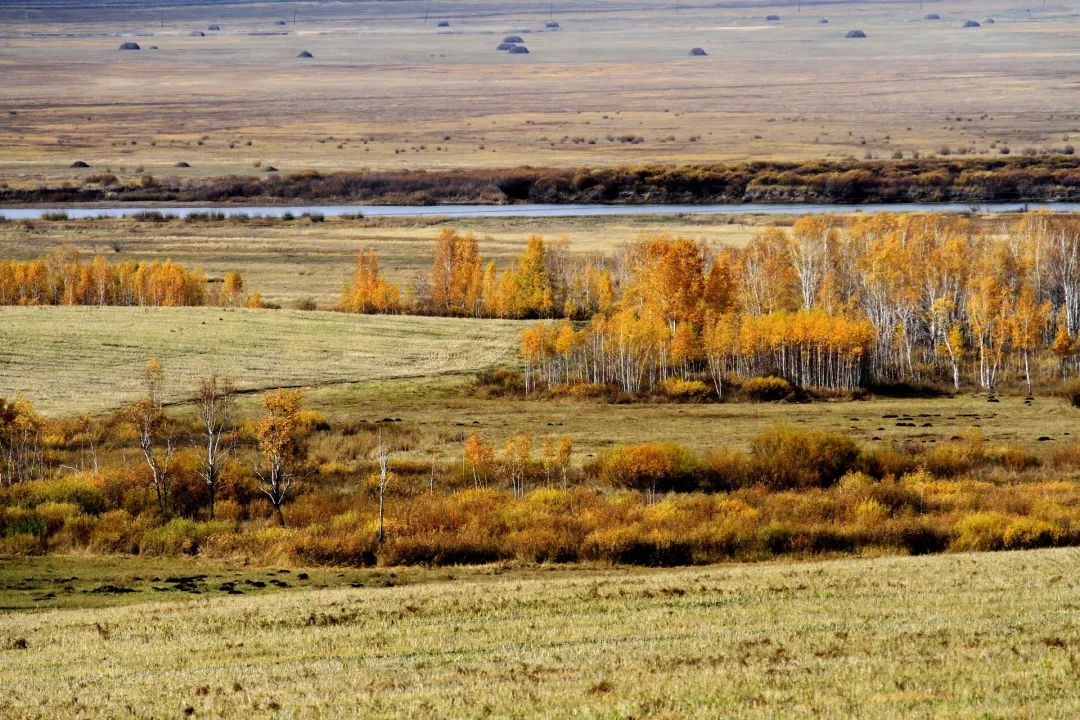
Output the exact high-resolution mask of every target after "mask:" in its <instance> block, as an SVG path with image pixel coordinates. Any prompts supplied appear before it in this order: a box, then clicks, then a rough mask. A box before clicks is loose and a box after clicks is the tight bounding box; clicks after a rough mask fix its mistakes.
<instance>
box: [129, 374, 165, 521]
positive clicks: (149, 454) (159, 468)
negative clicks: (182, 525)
mask: <svg viewBox="0 0 1080 720" xmlns="http://www.w3.org/2000/svg"><path fill="white" fill-rule="evenodd" d="M143 380H144V383H145V386H146V396H145V397H143V398H142V399H141V400H138V401H136V402H135V403H132V404H131V405H129V406H128V407H127V408H126V410H125V411H124V416H125V418H126V419H127V421H128V422H129V423H131V424H132V425H133V426H134V428H135V434H136V437H137V438H138V442H139V449H140V450H142V454H143V459H144V460H145V461H146V465H147V467H148V468H150V482H151V484H152V485H153V487H154V493H155V494H156V496H157V501H158V509H159V510H160V511H161V513H162V514H163V515H168V513H169V493H170V491H171V489H172V461H173V454H174V452H175V449H176V448H175V444H174V438H173V428H172V423H171V422H170V420H169V418H168V416H167V415H166V414H165V411H164V409H163V397H164V392H165V366H164V364H163V363H162V362H161V360H160V359H159V358H157V357H153V358H150V360H149V361H148V362H147V363H146V367H145V368H144V370H143Z"/></svg>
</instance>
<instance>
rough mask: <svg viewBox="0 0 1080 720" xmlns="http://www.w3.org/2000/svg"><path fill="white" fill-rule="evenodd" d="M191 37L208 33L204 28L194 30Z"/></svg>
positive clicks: (204, 35) (203, 35)
mask: <svg viewBox="0 0 1080 720" xmlns="http://www.w3.org/2000/svg"><path fill="white" fill-rule="evenodd" d="M191 37H206V33H204V32H203V31H202V30H192V31H191Z"/></svg>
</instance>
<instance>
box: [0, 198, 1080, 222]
mask: <svg viewBox="0 0 1080 720" xmlns="http://www.w3.org/2000/svg"><path fill="white" fill-rule="evenodd" d="M1024 209H1027V210H1036V209H1046V210H1051V211H1054V212H1080V203H1073V202H1050V203H970V204H968V203H878V204H866V205H824V204H796V203H785V204H779V203H778V204H767V203H728V204H716V205H544V204H535V205H203V206H188V205H152V206H151V205H142V206H136V205H131V206H128V205H122V206H112V207H93V206H91V207H87V206H85V205H83V206H63V205H54V206H41V207H0V216H2V217H4V218H6V219H8V220H32V219H37V218H40V217H42V215H44V214H46V213H65V214H66V215H67V217H69V218H71V219H77V218H96V217H110V218H118V217H128V216H131V215H135V214H138V213H143V212H160V213H164V214H171V215H179V216H181V217H183V216H186V215H190V214H192V213H222V214H224V215H226V216H233V215H249V216H269V217H281V216H282V215H285V214H286V213H291V214H292V215H294V216H296V217H299V216H300V215H303V214H305V213H315V214H322V215H324V216H326V217H334V216H340V215H357V214H360V215H363V216H365V217H431V216H436V217H446V218H479V217H496V218H514V217H521V218H539V217H591V216H626V215H748V214H764V215H808V214H820V213H853V212H862V213H871V212H971V211H975V212H997V213H1004V212H1017V211H1021V210H1024Z"/></svg>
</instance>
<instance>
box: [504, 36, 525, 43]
mask: <svg viewBox="0 0 1080 720" xmlns="http://www.w3.org/2000/svg"><path fill="white" fill-rule="evenodd" d="M503 42H504V43H523V42H525V41H524V40H522V39H521V36H520V35H507V36H506V37H504V38H503Z"/></svg>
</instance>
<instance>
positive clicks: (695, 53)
mask: <svg viewBox="0 0 1080 720" xmlns="http://www.w3.org/2000/svg"><path fill="white" fill-rule="evenodd" d="M708 54H709V53H707V52H705V50H704V48H690V56H691V57H705V56H706V55H708Z"/></svg>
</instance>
